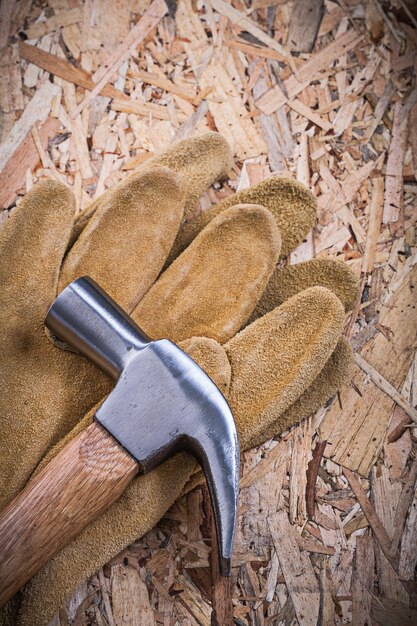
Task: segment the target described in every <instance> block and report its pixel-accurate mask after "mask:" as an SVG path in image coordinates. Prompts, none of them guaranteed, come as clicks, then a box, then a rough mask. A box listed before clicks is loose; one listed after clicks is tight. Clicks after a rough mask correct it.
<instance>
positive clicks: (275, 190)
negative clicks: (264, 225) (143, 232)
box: [167, 176, 317, 265]
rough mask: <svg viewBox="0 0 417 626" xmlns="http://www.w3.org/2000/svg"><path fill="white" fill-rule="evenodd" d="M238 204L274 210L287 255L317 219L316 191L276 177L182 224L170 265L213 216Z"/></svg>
mask: <svg viewBox="0 0 417 626" xmlns="http://www.w3.org/2000/svg"><path fill="white" fill-rule="evenodd" d="M237 204H260V205H261V206H264V207H266V208H267V209H269V210H270V211H271V213H272V215H273V216H274V218H275V220H276V223H277V226H278V228H279V231H280V233H281V238H282V248H281V256H287V255H288V254H289V253H290V252H291V250H293V249H294V248H295V247H296V246H298V244H299V243H301V242H302V240H303V239H304V237H305V236H306V235H307V233H308V232H309V230H311V228H312V227H313V226H314V223H315V219H316V208H317V202H316V199H315V198H314V196H313V194H312V193H311V192H310V191H309V190H308V189H307V188H306V187H304V185H302V184H301V183H299V182H297V181H296V180H293V179H290V178H284V177H281V176H273V177H271V178H268V179H267V180H264V181H262V182H260V183H258V184H257V185H254V186H253V187H249V189H244V190H242V191H239V192H238V193H236V194H234V195H233V196H230V198H226V200H223V201H222V202H219V204H217V205H215V206H213V207H211V208H210V209H208V210H207V211H203V213H201V214H200V215H199V216H198V217H197V218H196V219H195V220H192V221H191V222H188V223H185V224H183V225H182V226H181V228H180V230H179V232H178V235H177V238H176V240H175V243H174V245H173V247H172V250H171V252H170V254H169V257H168V260H167V265H168V264H169V263H172V261H174V259H176V258H177V256H178V255H179V254H180V253H181V252H182V251H183V250H185V248H186V247H187V246H189V245H190V243H191V242H192V240H193V239H194V238H195V237H196V236H197V235H198V233H199V232H200V231H201V230H202V229H203V228H204V227H205V226H206V225H207V224H208V223H209V222H210V221H211V220H212V219H214V218H215V217H216V216H218V215H219V214H220V213H221V212H222V211H224V210H225V209H228V208H230V207H232V206H235V205H237Z"/></svg>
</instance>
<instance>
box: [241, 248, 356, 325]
mask: <svg viewBox="0 0 417 626" xmlns="http://www.w3.org/2000/svg"><path fill="white" fill-rule="evenodd" d="M316 286H319V287H326V288H327V289H330V291H332V292H333V293H334V294H336V296H337V297H338V298H339V300H340V301H341V302H342V304H343V306H344V307H345V311H349V310H350V309H351V308H352V306H353V304H354V302H355V300H356V296H357V293H358V280H357V278H356V276H355V274H354V273H353V272H352V271H351V270H350V269H349V267H348V266H347V265H346V263H343V262H341V261H335V260H334V259H312V260H311V261H305V262H304V263H298V264H297V265H287V266H286V267H284V268H277V269H276V270H275V271H274V273H273V274H272V276H271V278H270V280H269V282H268V285H267V287H266V289H265V291H264V293H263V294H262V297H261V299H260V300H259V302H258V304H257V305H256V308H255V310H254V312H253V313H252V315H251V317H250V319H249V323H251V322H253V321H255V320H256V319H258V317H261V316H262V315H265V314H266V313H269V311H272V309H275V307H277V306H280V305H281V304H282V303H283V302H285V300H288V298H291V297H292V296H295V295H296V294H297V293H300V291H304V289H308V288H309V287H316Z"/></svg>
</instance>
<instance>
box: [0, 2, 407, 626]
mask: <svg viewBox="0 0 417 626" xmlns="http://www.w3.org/2000/svg"><path fill="white" fill-rule="evenodd" d="M150 4H151V2H150V1H149V0H134V1H132V0H130V1H129V0H117V1H116V0H110V1H105V0H88V1H87V0H86V1H85V2H82V1H81V0H49V1H48V2H42V3H38V2H37V3H35V2H30V0H21V1H20V2H17V3H14V2H11V1H10V0H4V2H2V4H1V19H0V50H1V56H0V66H1V71H0V110H1V113H2V116H1V123H0V138H1V141H2V145H1V147H0V164H1V167H2V168H4V169H3V170H2V171H0V181H1V185H0V197H1V201H2V203H3V206H4V207H5V208H10V207H12V206H13V204H14V203H15V202H16V201H18V200H19V198H20V197H21V196H22V195H23V194H24V193H25V191H26V190H27V189H29V188H30V187H31V186H32V185H33V184H34V183H35V182H36V181H37V180H39V179H41V178H44V177H52V178H56V179H58V180H63V181H64V182H65V183H66V184H67V185H69V186H70V187H71V188H72V190H73V191H74V194H75V197H76V201H77V206H78V209H82V207H83V206H85V205H86V204H88V203H89V202H90V201H91V198H94V197H96V196H98V195H100V194H101V193H102V192H103V191H104V190H105V189H106V188H108V187H111V186H112V185H113V184H115V183H116V182H118V181H119V180H121V179H122V178H123V177H125V176H126V175H127V174H128V173H129V171H130V170H131V169H133V168H134V167H135V166H136V165H137V164H139V163H141V162H143V161H144V160H146V159H147V158H148V157H149V156H150V155H151V154H152V153H154V152H155V151H159V150H163V149H164V148H165V147H167V146H169V145H170V144H171V143H172V141H174V140H177V139H181V138H184V137H188V136H191V135H193V134H194V133H198V132H202V131H204V130H207V129H217V130H219V131H221V132H222V133H223V134H224V135H225V136H226V138H227V139H228V140H229V141H230V142H231V144H232V145H233V147H234V153H235V165H234V168H233V171H232V173H231V178H230V180H229V181H227V182H226V183H225V184H224V185H223V186H222V187H218V186H217V187H216V188H215V189H212V190H210V191H209V192H208V194H206V196H205V197H204V198H203V199H202V201H201V208H202V209H204V208H206V207H208V206H210V205H211V203H213V202H216V201H217V200H218V199H219V198H222V197H225V196H227V195H229V194H230V193H233V192H234V191H235V190H236V189H241V188H243V187H245V186H248V185H251V184H254V183H256V182H257V181H259V180H262V179H263V178H266V177H267V176H269V175H270V173H271V172H273V173H275V172H278V173H281V174H285V175H288V176H292V177H296V178H298V179H299V180H300V181H302V182H303V183H304V184H306V185H307V186H309V187H310V188H311V189H312V191H313V192H314V194H315V195H316V197H317V198H318V203H319V214H318V223H317V226H316V227H315V229H314V231H313V233H312V234H311V235H309V236H308V238H307V240H306V241H305V242H304V243H303V244H302V245H301V246H300V247H299V248H298V249H297V250H296V251H295V252H294V253H293V254H292V255H291V259H290V260H289V261H290V262H292V263H296V262H299V261H302V260H305V259H309V258H312V257H323V258H326V257H330V258H340V259H343V260H344V261H345V262H347V263H348V264H349V265H350V267H351V268H352V269H353V270H354V271H355V272H356V273H357V275H358V277H359V279H360V284H361V293H360V297H358V300H357V302H356V304H355V306H354V309H353V311H352V312H351V314H350V315H349V316H348V318H347V320H346V334H347V336H348V337H349V338H350V340H351V343H352V346H353V348H354V350H355V353H356V371H355V375H354V378H353V381H352V383H351V384H350V385H348V386H347V387H346V388H345V389H343V390H342V392H341V393H340V395H339V397H337V398H335V399H334V400H333V401H332V402H331V403H330V404H329V406H327V407H326V408H324V409H322V410H320V411H319V412H318V413H317V414H316V415H314V416H310V418H309V419H307V420H304V422H303V423H301V424H300V425H299V426H297V427H295V428H293V429H292V430H291V431H290V432H287V433H284V434H282V435H281V436H280V437H279V438H278V439H277V440H276V441H269V442H266V443H265V444H264V445H263V446H261V447H260V448H259V449H256V450H251V451H249V452H247V453H246V454H245V455H244V463H243V470H242V471H243V480H242V486H243V487H242V492H241V498H240V517H239V529H238V536H237V542H236V559H235V567H234V570H233V577H232V581H231V584H230V585H229V586H225V585H224V583H223V582H222V581H220V580H219V579H217V578H216V577H215V576H214V578H213V576H212V573H211V572H212V569H211V566H210V545H211V533H212V531H211V524H210V520H209V515H208V509H207V496H206V492H205V490H204V489H198V490H196V491H194V492H192V493H190V494H189V495H188V496H186V497H184V498H182V499H180V500H179V501H178V502H177V503H176V504H175V506H174V507H173V508H172V509H171V510H170V511H168V512H167V514H166V516H165V517H164V519H163V520H161V522H160V523H159V524H158V526H157V527H156V528H154V529H153V530H152V531H150V532H149V533H148V534H147V535H146V536H145V537H142V538H138V541H137V542H135V544H133V545H132V546H130V547H129V548H127V549H126V550H125V551H124V552H123V553H122V554H120V555H119V556H117V557H116V558H115V559H114V560H113V561H112V562H111V563H109V564H108V565H107V566H105V567H104V568H103V569H102V570H101V571H100V572H98V573H97V574H96V575H95V576H93V577H92V578H91V579H90V580H89V581H86V582H85V583H84V584H83V585H82V586H81V587H80V589H78V590H77V592H76V593H75V595H74V596H73V598H71V599H70V600H69V601H68V603H67V605H66V606H65V607H62V609H61V611H60V617H59V618H58V617H56V619H55V620H54V622H53V625H54V626H58V624H61V625H63V624H97V625H100V626H101V625H103V624H109V625H111V626H112V625H116V626H118V625H124V624H126V625H134V626H137V625H139V626H144V625H146V626H150V625H152V626H156V625H157V626H174V625H175V626H176V625H179V626H208V625H209V624H211V623H218V624H222V623H223V624H225V623H227V621H230V614H229V615H227V614H223V613H224V607H226V606H227V602H226V601H225V599H227V598H229V599H230V598H232V601H233V615H234V620H235V623H236V624H239V625H240V626H246V625H247V626H249V625H255V626H270V625H272V624H274V625H277V626H278V625H280V624H285V625H292V624H300V626H304V625H310V624H312V625H313V624H316V623H319V624H323V625H325V626H327V625H331V624H337V625H341V624H346V623H352V624H354V625H355V626H359V625H364V624H384V625H385V624H386V625H390V626H391V625H392V624H399V623H401V624H412V623H417V617H416V611H417V606H416V593H415V580H414V572H415V566H416V563H417V549H416V545H417V519H416V516H417V496H416V494H415V477H416V473H417V466H416V460H415V459H416V445H417V444H416V431H415V428H414V422H413V421H412V420H413V419H415V415H416V413H415V411H416V403H417V361H416V357H415V353H416V335H415V326H416V313H415V311H416V309H415V308H414V307H415V305H416V292H417V290H416V288H415V284H416V260H417V257H416V230H415V226H416V206H417V182H416V171H417V105H416V102H417V85H416V59H417V54H416V53H417V21H416V18H417V15H416V12H415V7H414V8H413V4H415V3H413V2H411V0H392V1H391V2H389V3H388V2H383V1H382V0H343V1H342V0H340V1H339V2H333V1H331V0H326V1H324V2H322V1H320V0H311V1H309V0H305V2H302V3H300V2H298V0H295V1H294V2H292V1H290V0H288V1H286V0H252V2H249V1H248V0H231V1H228V2H225V1H224V0H207V1H203V0H198V1H197V2H194V1H193V2H191V1H190V0H180V1H179V2H178V10H177V14H176V17H175V18H174V17H173V9H174V7H175V4H176V3H175V2H169V11H167V10H166V8H165V6H164V3H163V2H161V0H155V2H154V4H153V15H154V19H153V22H152V23H149V21H148V22H146V21H144V20H143V17H144V13H145V11H146V10H147V9H148V8H149V6H150ZM300 5H302V9H301V8H300V9H299V8H298V7H299V6H300ZM309 9H311V10H309ZM305 15H308V16H310V17H309V18H308V19H307V21H306V17H305ZM99 93H100V94H101V95H97V94H99ZM6 213H7V211H5V212H4V213H3V214H0V217H1V218H2V219H4V218H5V216H6ZM222 611H223V613H222ZM222 620H223V621H222Z"/></svg>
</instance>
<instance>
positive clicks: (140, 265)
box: [59, 166, 184, 311]
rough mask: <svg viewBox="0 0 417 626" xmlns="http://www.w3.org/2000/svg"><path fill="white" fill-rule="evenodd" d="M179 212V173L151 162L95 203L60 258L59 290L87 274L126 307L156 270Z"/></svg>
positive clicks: (181, 200)
mask: <svg viewBox="0 0 417 626" xmlns="http://www.w3.org/2000/svg"><path fill="white" fill-rule="evenodd" d="M183 211H184V194H183V192H182V190H181V188H180V180H179V177H178V176H177V174H175V173H174V172H172V171H171V170H169V169H168V168H166V167H162V166H155V167H154V168H152V169H148V170H146V171H142V172H138V173H136V174H135V175H134V176H131V177H130V178H129V179H127V180H125V181H123V182H122V183H120V185H118V186H117V187H115V188H114V189H112V190H111V191H109V192H107V193H106V194H104V196H102V198H100V199H99V200H98V201H97V203H96V210H95V213H94V215H93V217H92V218H91V219H90V221H89V223H88V225H87V226H86V228H85V229H84V230H83V232H82V234H81V235H80V237H79V238H78V240H77V241H76V243H75V244H74V245H73V247H72V248H71V250H70V251H69V253H68V255H67V257H66V258H65V261H64V263H63V266H62V270H61V275H60V279H59V289H60V290H61V289H63V288H64V287H65V286H66V285H67V284H68V283H70V282H71V281H72V280H74V279H75V278H78V277H79V276H83V275H87V276H90V277H91V278H93V279H94V280H96V281H97V282H98V283H99V284H100V285H101V287H103V288H104V289H105V290H106V291H107V292H108V293H109V294H110V295H111V296H112V297H113V298H114V299H115V300H116V301H117V302H118V304H120V306H122V307H123V308H124V309H126V310H127V311H131V310H132V309H133V308H134V306H135V305H136V303H137V302H138V301H139V300H140V299H141V298H142V296H143V294H144V293H145V292H146V291H147V290H148V289H149V287H150V286H151V284H152V283H153V282H154V280H155V279H156V277H157V276H158V274H159V272H160V271H161V269H162V266H163V264H164V262H165V259H166V257H167V254H168V252H169V250H170V248H171V246H172V242H173V241H174V239H175V236H176V233H177V232H178V228H179V226H180V223H181V219H182V216H183Z"/></svg>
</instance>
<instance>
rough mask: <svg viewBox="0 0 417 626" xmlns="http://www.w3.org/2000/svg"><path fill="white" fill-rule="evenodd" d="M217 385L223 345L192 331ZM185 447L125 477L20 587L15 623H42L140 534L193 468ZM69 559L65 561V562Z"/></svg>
mask: <svg viewBox="0 0 417 626" xmlns="http://www.w3.org/2000/svg"><path fill="white" fill-rule="evenodd" d="M181 346H182V348H183V349H185V350H186V351H187V353H188V354H189V355H190V356H191V357H192V358H193V359H194V360H195V361H196V362H197V363H198V364H199V365H200V367H202V368H203V369H204V370H205V371H206V372H207V374H208V375H209V376H210V377H211V378H212V380H213V381H214V382H215V383H216V385H217V386H218V387H219V388H222V387H223V388H224V387H227V386H228V384H229V381H230V365H229V362H228V359H227V357H226V355H225V352H224V350H223V348H222V347H221V346H220V345H218V344H216V342H215V341H213V340H212V339H206V338H204V337H196V338H192V339H191V340H188V341H187V342H184V343H183V344H181ZM96 410H97V407H94V409H92V410H91V411H90V412H89V413H88V414H87V415H86V416H85V417H84V419H83V421H82V424H79V425H77V427H76V428H74V429H73V431H71V433H70V434H69V435H68V436H67V437H65V438H64V440H62V441H61V442H60V443H59V444H58V445H56V446H55V447H54V448H53V450H52V451H51V452H50V453H49V454H48V456H47V457H45V459H44V460H43V461H42V463H41V464H40V466H39V467H38V468H37V471H40V470H41V469H42V467H44V466H45V464H46V463H47V462H48V461H49V460H50V459H51V458H52V457H53V456H55V455H56V454H57V453H58V452H59V451H60V450H61V449H62V447H63V446H64V445H65V444H66V443H68V441H69V440H70V439H72V438H73V437H75V436H76V435H77V434H78V432H80V430H82V429H83V428H85V427H86V426H87V425H88V424H89V423H91V421H92V419H93V415H94V413H95V411H96ZM195 465H196V462H195V460H194V459H193V458H192V457H191V456H189V455H188V454H186V453H181V454H177V455H176V456H175V457H173V458H171V459H169V460H168V461H166V462H165V463H164V464H162V465H160V466H159V467H158V468H156V469H155V470H153V471H152V472H150V473H149V474H146V475H145V476H140V477H138V478H136V479H135V480H133V481H132V483H130V485H129V486H128V488H127V489H126V491H125V492H124V493H123V495H122V496H121V498H120V499H119V500H118V501H117V502H115V503H114V504H113V505H112V506H111V507H110V508H109V509H107V511H105V512H104V513H103V514H102V515H100V516H99V517H98V518H96V519H95V520H94V521H93V522H92V523H91V524H89V526H87V527H86V528H85V529H84V530H83V531H81V533H80V534H79V535H78V536H77V537H76V538H75V539H73V541H72V542H71V543H69V544H68V545H67V546H65V548H63V550H61V552H60V553H59V554H57V555H56V556H55V557H54V558H53V559H52V560H51V561H49V563H47V564H46V565H45V566H44V567H43V568H42V570H40V571H39V572H38V574H37V575H36V576H35V577H34V578H32V580H31V581H30V582H29V583H28V584H27V585H26V586H25V587H24V589H23V590H22V592H21V594H20V608H19V610H18V612H17V616H16V622H15V626H44V624H48V623H49V621H50V620H51V619H52V617H53V615H54V613H55V612H56V611H57V610H58V608H59V607H60V606H62V605H63V604H64V602H65V600H66V599H67V598H68V596H69V595H70V594H71V593H72V592H73V591H74V590H75V589H76V587H77V586H78V585H80V584H81V582H82V581H83V580H85V578H87V577H88V576H89V575H91V574H93V573H94V572H95V571H97V570H98V569H99V568H100V567H101V566H102V565H104V564H105V563H107V562H108V561H109V560H110V559H111V558H112V557H113V556H114V555H115V554H117V553H118V552H120V550H122V549H123V548H125V547H126V546H127V545H129V544H130V543H132V542H133V541H136V540H137V538H138V537H141V536H142V535H144V534H145V533H146V532H147V531H148V530H150V529H151V528H153V526H154V525H155V524H156V523H157V522H158V521H159V519H160V518H161V517H162V516H163V514H164V513H165V512H166V511H167V509H168V508H169V507H170V506H171V505H172V504H173V503H174V502H175V500H176V499H177V498H178V497H179V495H180V494H181V492H182V490H183V488H184V485H185V483H186V482H187V480H188V477H189V476H190V475H191V474H192V472H193V470H194V468H195ZM68 564H70V567H69V566H68Z"/></svg>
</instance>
